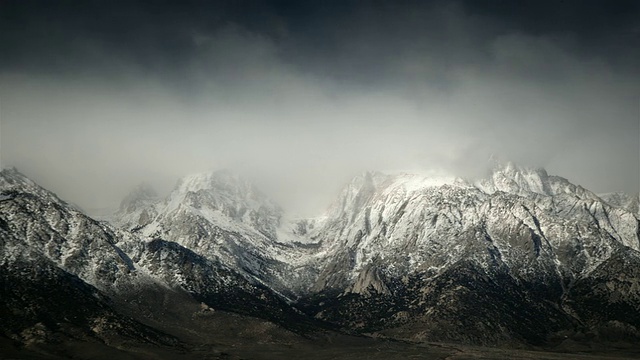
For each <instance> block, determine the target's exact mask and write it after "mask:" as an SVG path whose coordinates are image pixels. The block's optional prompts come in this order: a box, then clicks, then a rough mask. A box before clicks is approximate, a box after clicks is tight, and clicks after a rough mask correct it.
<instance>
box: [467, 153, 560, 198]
mask: <svg viewBox="0 0 640 360" xmlns="http://www.w3.org/2000/svg"><path fill="white" fill-rule="evenodd" d="M492 162H493V171H492V174H491V176H490V177H489V178H488V179H482V180H480V181H478V182H477V183H476V186H477V187H478V188H479V189H481V190H482V191H484V192H486V193H488V194H493V193H494V192H496V191H502V192H505V193H510V194H515V195H529V194H531V193H535V194H540V195H553V190H552V187H551V184H550V180H549V175H548V174H547V171H546V170H545V169H543V168H539V167H538V168H534V167H525V166H520V165H517V164H515V163H514V162H511V161H508V162H499V161H496V160H493V161H492Z"/></svg>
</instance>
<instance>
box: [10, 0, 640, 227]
mask: <svg viewBox="0 0 640 360" xmlns="http://www.w3.org/2000/svg"><path fill="white" fill-rule="evenodd" d="M639 4H640V2H637V1H632V0H631V1H588V0H582V1H539V0H536V1H497V0H496V1H476V0H468V1H421V2H407V1H383V0H381V1H348V0H347V1H314V2H311V1H266V0H262V1H260V0H255V1H251V0H244V1H237V0H236V1H228V2H224V1H210V2H205V1H176V2H169V1H144V2H142V1H86V0H83V1H64V2H57V1H24V0H23V1H6V0H5V1H1V2H0V122H1V124H0V140H1V143H0V150H1V153H0V155H1V160H2V166H10V165H12V166H16V167H17V168H18V169H19V170H20V171H22V172H23V173H25V174H26V175H28V176H30V177H31V178H33V179H34V180H36V181H37V182H39V183H40V184H42V185H44V186H45V187H48V188H49V189H51V190H53V191H54V192H56V193H58V195H59V196H61V197H62V198H64V199H66V200H68V201H71V202H74V203H77V204H79V205H80V206H82V207H85V208H96V207H104V206H113V205H117V204H118V203H119V201H120V199H121V198H122V197H123V196H124V195H125V194H126V193H127V192H128V190H129V189H130V188H132V187H133V186H135V185H136V184H137V183H139V182H141V181H144V180H146V181H148V182H150V183H151V184H153V185H155V186H157V187H158V188H159V190H160V191H161V192H167V191H169V189H170V188H171V187H172V185H173V184H174V183H175V181H176V180H177V179H178V178H179V177H180V176H182V175H186V174H189V173H193V172H199V171H205V170H210V169H220V168H235V169H238V171H242V172H247V173H249V174H252V175H253V176H257V177H259V179H260V180H259V182H260V183H261V184H260V185H261V186H263V187H264V189H265V191H266V192H267V193H270V194H271V195H272V196H273V197H275V198H276V200H278V201H280V202H281V203H282V204H283V205H284V207H285V208H289V209H291V210H293V211H296V212H299V213H301V214H303V215H310V214H312V213H316V212H318V211H319V210H321V209H322V208H323V207H324V206H326V205H327V204H328V203H329V202H330V201H331V198H332V196H333V195H335V193H336V192H337V191H338V189H339V188H340V187H341V186H342V185H343V184H344V183H345V182H346V181H348V180H349V178H351V177H352V176H354V175H356V174H358V173H359V172H361V171H363V170H369V169H371V170H381V171H408V172H422V171H429V170H433V169H438V170H441V171H446V172H450V173H453V174H457V175H460V176H467V177H478V176H483V175H485V174H486V172H487V171H488V170H487V169H488V166H489V164H488V162H487V159H488V158H489V157H490V156H491V155H492V154H494V155H497V156H499V157H501V158H503V159H506V160H513V161H516V162H519V163H521V164H522V165H530V166H543V167H545V168H546V169H547V170H548V171H549V172H550V173H553V174H557V175H561V176H564V177H566V178H568V179H569V180H571V181H572V182H574V183H576V184H580V185H583V186H585V187H587V188H589V189H591V190H593V191H595V192H609V191H625V192H629V193H636V192H638V191H639V187H640V185H639V183H640V144H639V143H640V6H639Z"/></svg>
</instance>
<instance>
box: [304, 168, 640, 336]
mask: <svg viewBox="0 0 640 360" xmlns="http://www.w3.org/2000/svg"><path fill="white" fill-rule="evenodd" d="M631 210H633V209H631ZM638 217H639V214H638V213H637V212H633V211H629V208H628V207H626V206H611V205H610V204H609V203H607V202H606V201H604V200H602V199H601V198H599V197H598V196H596V195H595V194H593V193H591V192H589V191H588V190H586V189H583V188H582V187H580V186H576V185H573V184H571V183H570V182H569V181H567V180H566V179H564V178H561V177H557V176H548V175H547V173H546V172H545V171H544V170H542V169H528V168H522V167H518V166H516V165H514V164H511V163H507V164H504V165H499V166H497V167H496V168H495V169H494V171H493V173H492V175H491V176H490V177H489V178H488V179H485V180H482V181H478V182H475V183H472V182H469V181H465V180H463V179H457V178H442V179H434V178H424V177H420V176H415V175H399V176H388V175H383V174H379V173H366V174H363V175H362V176H360V177H358V178H356V179H354V181H353V182H352V183H351V184H349V185H348V186H347V187H346V188H345V190H344V191H343V193H342V196H341V197H340V199H339V200H338V201H337V202H336V203H335V204H334V206H333V208H332V209H331V211H330V212H329V214H328V216H327V218H326V219H325V220H324V221H323V223H322V224H320V225H319V226H318V227H317V228H316V230H315V231H314V232H313V234H312V235H311V236H313V237H314V238H316V239H317V240H318V241H319V242H320V243H321V244H322V246H321V250H320V252H321V253H323V270H322V271H321V273H320V275H319V276H318V278H317V279H316V281H315V283H314V285H313V286H312V288H311V291H312V292H313V293H315V295H314V296H312V297H311V298H310V299H308V300H307V302H306V303H305V306H307V311H308V312H309V314H312V315H314V316H316V317H318V318H321V319H325V320H327V321H330V322H334V323H337V324H340V325H342V326H343V327H344V328H345V329H358V330H359V331H362V332H371V331H380V332H382V333H384V334H388V335H392V336H396V337H397V336H400V337H407V338H412V339H430V340H445V341H468V342H472V343H493V344H495V343H504V342H511V341H525V342H529V343H545V342H547V341H550V340H551V339H552V338H553V337H554V336H558V334H560V333H562V332H563V331H567V332H569V333H571V334H575V333H578V332H589V333H591V334H596V335H602V336H603V337H606V335H605V333H608V331H610V327H611V326H613V327H615V328H616V329H618V328H622V329H624V331H623V332H624V333H625V334H627V335H629V334H633V337H635V338H636V339H638V338H640V337H639V336H640V332H638V329H640V327H639V326H640V323H638V321H637V320H636V319H634V318H633V317H629V318H626V319H623V318H621V317H620V316H618V315H612V313H609V312H606V311H604V310H603V309H605V308H607V309H608V308H610V307H614V308H616V309H618V308H624V309H627V310H631V309H635V310H636V312H637V310H640V307H639V305H640V304H638V303H637V302H636V300H635V299H636V298H637V296H638V293H639V292H638V289H637V288H635V285H634V284H635V282H634V280H630V279H637V275H638V274H636V273H635V270H628V271H630V272H631V273H629V274H625V273H619V272H617V271H614V270H612V269H613V268H616V267H617V266H619V265H616V264H619V263H629V264H635V263H636V262H637V261H638V259H640V257H639V256H640V253H639V252H638V249H639V248H640V242H639V237H638V234H639V222H638ZM631 269H633V267H632V268H631ZM605 274H606V275H605ZM625 279H626V280H625ZM596 283H597V284H602V285H599V286H600V288H602V287H603V286H605V285H603V284H605V283H606V284H608V285H607V286H608V288H607V289H600V290H599V292H598V294H599V295H598V296H595V295H594V294H591V293H589V292H588V291H586V288H585V284H596ZM617 293H620V294H624V295H620V296H617V295H612V294H617ZM586 299H589V300H588V301H587V300H586ZM585 301H587V302H588V303H589V304H591V305H590V307H587V306H586V305H585V303H584V302H585ZM516 304H517V305H516ZM587 308H588V310H587ZM595 319H597V320H595ZM615 331H622V330H615ZM615 331H614V332H615ZM629 336H631V335H629Z"/></svg>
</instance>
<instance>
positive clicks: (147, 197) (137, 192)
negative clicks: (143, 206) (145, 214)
mask: <svg viewBox="0 0 640 360" xmlns="http://www.w3.org/2000/svg"><path fill="white" fill-rule="evenodd" d="M157 200H158V193H157V192H156V190H155V189H154V188H153V187H152V186H151V184H149V183H147V182H142V183H140V184H138V185H136V187H134V188H133V190H131V192H130V193H129V194H128V195H127V196H126V197H125V198H124V199H123V200H122V202H121V203H120V209H128V210H131V209H133V208H135V207H137V206H138V205H140V203H143V202H149V201H157Z"/></svg>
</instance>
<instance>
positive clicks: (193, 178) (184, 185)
mask: <svg viewBox="0 0 640 360" xmlns="http://www.w3.org/2000/svg"><path fill="white" fill-rule="evenodd" d="M166 204H167V206H166V208H164V209H163V210H162V212H163V213H164V214H165V215H168V214H170V213H173V212H174V211H180V209H182V210H184V211H186V212H188V213H193V211H196V213H198V214H199V215H202V216H204V217H205V218H208V219H209V220H211V221H213V222H214V223H218V222H219V221H222V220H221V219H222V218H220V217H219V215H222V216H223V218H227V219H230V220H232V221H235V222H238V223H243V224H246V225H249V226H251V227H252V228H254V229H256V230H258V231H259V232H260V233H262V234H264V235H267V236H269V237H273V238H275V236H276V229H277V227H278V226H279V225H280V220H281V218H282V214H283V211H282V209H281V208H280V207H279V206H278V205H277V204H275V203H274V202H273V201H272V200H271V199H269V198H268V197H267V196H266V195H265V194H264V193H262V192H261V191H260V190H259V189H258V188H257V187H256V186H255V184H254V183H253V182H252V181H250V180H249V179H247V178H245V177H243V176H241V175H239V174H237V173H234V172H232V171H229V170H217V171H210V172H204V173H199V174H192V175H188V176H185V177H184V178H182V179H180V180H179V181H178V184H177V185H176V187H175V188H174V190H173V191H172V193H171V194H170V195H169V198H168V199H167V200H166Z"/></svg>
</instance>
